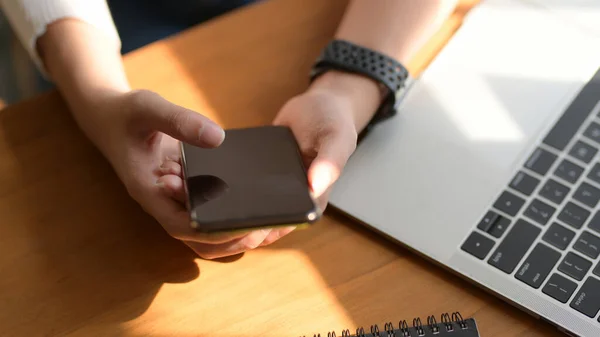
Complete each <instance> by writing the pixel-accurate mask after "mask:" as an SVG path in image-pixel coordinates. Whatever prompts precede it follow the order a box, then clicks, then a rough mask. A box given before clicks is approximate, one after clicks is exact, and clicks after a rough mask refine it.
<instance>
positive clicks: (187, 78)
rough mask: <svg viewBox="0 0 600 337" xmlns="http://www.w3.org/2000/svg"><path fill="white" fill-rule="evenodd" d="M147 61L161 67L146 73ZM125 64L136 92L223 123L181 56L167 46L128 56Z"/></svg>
mask: <svg viewBox="0 0 600 337" xmlns="http://www.w3.org/2000/svg"><path fill="white" fill-rule="evenodd" d="M146 59H152V60H155V62H156V63H157V65H156V66H155V67H153V68H152V70H151V71H149V70H148V69H146V68H147V67H148V63H147V62H144V60H146ZM124 64H125V71H126V73H127V77H128V79H129V82H130V84H131V86H132V88H134V89H147V90H152V91H155V92H157V93H158V94H160V95H161V96H162V97H164V98H165V99H167V100H169V101H171V102H173V103H175V104H177V105H180V106H183V107H185V108H187V109H191V110H194V111H196V112H199V113H201V114H203V115H205V116H207V117H209V118H211V119H212V120H214V121H215V122H217V123H220V121H219V119H218V118H217V117H218V115H217V114H216V113H215V111H214V109H213V108H212V106H211V104H210V103H209V101H208V99H207V98H206V96H205V95H204V94H203V92H202V91H200V90H198V87H197V85H196V79H194V78H193V77H192V74H191V73H190V72H189V71H188V69H186V68H185V67H184V66H182V65H181V63H180V61H179V59H178V57H177V55H175V54H174V53H173V51H172V49H171V48H170V47H169V46H168V45H167V44H160V43H159V44H152V45H149V46H147V47H144V48H142V49H140V52H133V53H131V54H128V55H127V56H126V57H125V58H124ZM165 83H169V84H168V85H165Z"/></svg>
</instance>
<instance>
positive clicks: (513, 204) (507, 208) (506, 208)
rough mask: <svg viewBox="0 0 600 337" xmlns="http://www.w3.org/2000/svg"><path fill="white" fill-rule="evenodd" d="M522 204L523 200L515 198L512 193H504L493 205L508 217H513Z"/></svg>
mask: <svg viewBox="0 0 600 337" xmlns="http://www.w3.org/2000/svg"><path fill="white" fill-rule="evenodd" d="M524 204H525V200H524V199H522V198H520V197H517V196H516V195H514V194H513V193H510V192H508V191H504V192H502V194H501V195H500V197H499V198H498V200H496V202H495V203H494V208H496V209H498V210H500V211H502V212H504V213H506V214H508V215H511V216H515V215H517V213H518V212H519V210H520V209H521V207H523V205H524Z"/></svg>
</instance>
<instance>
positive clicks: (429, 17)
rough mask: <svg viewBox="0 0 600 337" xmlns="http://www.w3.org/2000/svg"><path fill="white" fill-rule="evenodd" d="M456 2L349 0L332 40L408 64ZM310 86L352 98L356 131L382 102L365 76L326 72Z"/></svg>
mask: <svg viewBox="0 0 600 337" xmlns="http://www.w3.org/2000/svg"><path fill="white" fill-rule="evenodd" d="M456 4H457V0H377V1H372V0H351V1H350V3H349V5H348V7H347V9H346V13H345V14H344V17H343V19H342V22H341V23H340V25H339V27H338V29H337V31H336V34H335V38H336V39H343V40H347V41H350V42H353V43H355V44H358V45H361V46H364V47H367V48H370V49H373V50H376V51H379V52H381V53H383V54H385V55H388V56H390V57H393V58H395V59H396V60H397V61H399V62H400V63H402V64H405V65H406V64H407V63H409V61H410V60H411V59H412V57H414V55H415V54H416V52H417V51H418V50H419V49H420V48H421V47H422V46H423V45H424V43H425V42H427V40H428V39H429V38H430V37H431V36H432V35H433V34H434V33H435V32H436V31H437V29H439V27H440V25H441V24H442V23H443V21H444V20H445V19H446V18H447V17H448V16H449V15H450V14H451V13H452V11H453V10H454V9H455V7H456ZM313 86H315V87H316V88H317V89H320V88H321V87H325V88H327V89H328V90H336V91H338V92H339V93H340V94H346V95H351V96H353V97H355V102H354V103H353V105H354V106H355V109H353V110H354V111H353V113H354V118H355V124H356V127H357V129H362V128H363V127H364V126H365V125H366V124H367V123H368V121H369V120H370V119H371V117H372V115H373V113H374V112H375V110H376V109H377V107H378V106H379V104H380V103H381V98H382V97H381V92H380V90H379V88H378V86H377V84H376V83H375V82H374V81H372V80H371V79H368V78H366V77H362V76H358V75H350V74H345V73H339V72H329V73H327V74H325V75H324V76H323V78H322V79H318V80H317V81H316V82H315V83H314V84H313Z"/></svg>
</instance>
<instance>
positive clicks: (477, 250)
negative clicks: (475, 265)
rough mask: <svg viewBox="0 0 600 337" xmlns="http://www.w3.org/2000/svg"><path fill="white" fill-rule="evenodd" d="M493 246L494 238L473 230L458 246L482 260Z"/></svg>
mask: <svg viewBox="0 0 600 337" xmlns="http://www.w3.org/2000/svg"><path fill="white" fill-rule="evenodd" d="M493 246H494V240H492V239H489V238H486V237H485V236H483V235H481V234H479V233H477V232H473V233H471V235H469V237H468V238H467V240H466V241H465V243H463V245H462V246H461V247H460V248H461V249H462V250H464V251H465V252H467V253H469V254H471V255H473V256H475V257H476V258H478V259H480V260H483V259H484V258H485V257H486V255H487V254H488V253H489V252H490V250H491V249H492V247H493Z"/></svg>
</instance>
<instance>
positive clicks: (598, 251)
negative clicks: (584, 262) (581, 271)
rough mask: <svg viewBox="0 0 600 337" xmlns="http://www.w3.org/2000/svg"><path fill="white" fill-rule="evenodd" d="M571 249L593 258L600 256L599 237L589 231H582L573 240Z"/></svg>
mask: <svg viewBox="0 0 600 337" xmlns="http://www.w3.org/2000/svg"><path fill="white" fill-rule="evenodd" d="M573 249H575V250H576V251H578V252H580V253H582V254H583V255H586V256H587V257H589V258H591V259H592V260H594V259H596V258H597V257H598V256H600V238H599V237H597V236H595V235H593V234H592V233H590V232H587V231H586V232H583V233H581V235H580V236H579V238H578V239H577V241H575V244H574V245H573Z"/></svg>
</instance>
